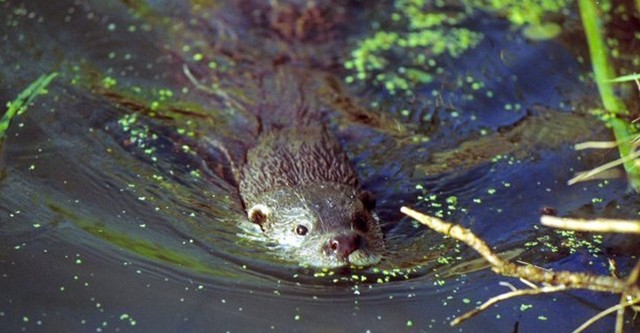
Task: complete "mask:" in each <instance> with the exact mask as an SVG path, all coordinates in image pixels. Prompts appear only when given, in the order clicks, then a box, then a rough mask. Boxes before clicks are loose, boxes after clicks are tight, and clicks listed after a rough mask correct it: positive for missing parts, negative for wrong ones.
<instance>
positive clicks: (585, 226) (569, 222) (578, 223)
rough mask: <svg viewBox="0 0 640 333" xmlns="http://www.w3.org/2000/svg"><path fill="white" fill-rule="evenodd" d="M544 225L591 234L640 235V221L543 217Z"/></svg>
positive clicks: (541, 220) (541, 219)
mask: <svg viewBox="0 0 640 333" xmlns="http://www.w3.org/2000/svg"><path fill="white" fill-rule="evenodd" d="M540 222H541V223H542V225H545V226H547V227H553V228H559V229H567V230H575V231H590V232H615V233H636V234H638V233H640V221H628V220H617V219H596V220H583V219H573V218H566V217H556V216H550V215H543V216H542V217H541V218H540Z"/></svg>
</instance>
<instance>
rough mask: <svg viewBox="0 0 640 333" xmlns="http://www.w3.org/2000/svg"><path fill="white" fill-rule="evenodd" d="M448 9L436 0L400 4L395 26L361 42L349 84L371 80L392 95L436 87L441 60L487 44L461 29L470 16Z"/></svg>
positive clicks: (355, 51) (401, 0) (478, 35)
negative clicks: (428, 85)
mask: <svg viewBox="0 0 640 333" xmlns="http://www.w3.org/2000/svg"><path fill="white" fill-rule="evenodd" d="M431 7H439V8H440V9H437V10H432V8H431ZM444 7H445V5H444V4H443V3H441V4H432V3H431V1H421V0H399V1H396V3H395V5H394V9H395V10H394V12H393V13H392V14H391V20H392V22H393V23H392V24H391V26H392V27H395V28H392V30H386V31H385V30H379V29H378V30H377V31H375V33H374V34H373V35H372V36H369V37H366V38H364V39H363V40H361V41H359V42H358V43H357V46H356V47H355V48H354V49H353V50H352V51H351V57H350V58H349V59H348V60H347V61H346V62H345V64H344V66H345V68H346V69H347V70H349V71H350V72H351V73H352V74H351V75H348V76H347V77H346V78H345V81H346V82H347V83H352V82H355V81H356V80H360V81H365V80H367V81H369V80H370V81H371V82H373V84H374V85H378V86H383V87H384V88H385V89H386V90H387V91H388V92H389V93H391V94H395V93H396V92H405V93H408V94H411V90H412V88H413V87H414V86H415V85H416V84H425V83H430V82H431V81H432V80H433V77H432V75H433V72H434V71H435V72H437V71H438V67H437V61H436V58H437V57H438V56H441V55H448V56H450V57H453V58H456V57H459V56H460V55H461V54H462V53H464V52H465V51H467V50H469V49H471V48H473V47H475V46H476V45H478V43H479V42H480V41H481V40H482V34H481V33H479V32H475V31H471V30H469V29H466V28H462V27H459V24H460V23H461V22H462V21H463V20H465V19H466V18H467V16H466V14H465V13H464V12H457V13H447V12H444ZM440 70H441V69H440Z"/></svg>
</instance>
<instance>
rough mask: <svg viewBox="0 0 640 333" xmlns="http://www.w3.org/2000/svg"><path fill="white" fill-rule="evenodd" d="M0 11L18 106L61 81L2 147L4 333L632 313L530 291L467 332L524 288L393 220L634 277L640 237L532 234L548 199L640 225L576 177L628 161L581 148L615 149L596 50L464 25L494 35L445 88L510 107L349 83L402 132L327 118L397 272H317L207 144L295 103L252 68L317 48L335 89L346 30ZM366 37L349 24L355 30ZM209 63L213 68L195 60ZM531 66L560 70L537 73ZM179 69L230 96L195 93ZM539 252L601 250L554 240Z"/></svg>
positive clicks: (503, 322)
mask: <svg viewBox="0 0 640 333" xmlns="http://www.w3.org/2000/svg"><path fill="white" fill-rule="evenodd" d="M351 5H352V6H354V8H357V9H358V10H362V11H363V14H361V15H356V17H355V18H354V22H356V23H362V22H365V21H366V19H367V18H368V17H370V16H371V15H375V14H372V13H370V12H366V10H365V9H366V8H363V6H362V5H358V4H351ZM127 6H129V7H127ZM381 6H382V5H381ZM0 8H2V11H1V14H2V16H3V19H4V23H3V24H2V28H1V29H2V32H1V34H0V36H2V42H3V50H2V51H1V52H2V56H1V57H0V64H1V66H0V82H1V83H2V84H1V85H0V86H1V87H2V88H1V90H0V96H2V100H3V101H10V100H13V99H14V98H15V96H17V95H18V93H19V92H20V91H21V90H22V89H24V88H25V87H26V86H28V84H29V83H30V82H32V81H33V80H34V79H35V78H37V77H38V76H39V75H41V74H43V73H49V72H52V71H57V72H59V73H60V76H59V78H57V79H56V80H55V81H54V83H53V84H52V85H51V86H50V87H49V89H48V93H47V94H46V95H42V96H39V97H38V98H37V99H36V102H35V103H34V104H33V105H32V106H31V107H30V108H29V110H28V111H27V112H26V113H24V114H23V115H21V116H18V117H17V118H16V119H15V120H14V121H13V123H12V125H11V127H10V129H9V132H8V135H7V137H6V139H5V141H4V143H3V146H2V148H3V150H2V164H1V165H2V179H1V182H0V184H1V186H2V189H1V191H0V207H1V208H2V213H0V214H2V215H1V216H2V218H1V219H0V230H1V232H0V238H1V241H0V267H1V268H0V273H1V274H2V275H1V277H0V281H2V282H1V284H0V286H1V287H0V288H1V290H2V296H1V297H0V327H2V328H3V331H7V332H9V331H11V332H13V331H47V332H60V331H101V332H111V331H136V332H137V331H155V332H160V331H181V332H184V331H220V332H225V331H231V332H246V331H270V330H272V331H305V332H314V331H318V332H327V331H332V332H343V331H344V332H354V331H355V332H358V331H372V332H377V331H398V330H404V331H416V332H446V331H467V332H477V331H498V332H511V331H515V330H516V327H517V329H519V331H521V332H528V331H541V330H547V331H549V332H564V331H568V330H571V329H574V328H575V327H577V326H578V325H579V324H580V323H582V322H583V321H584V320H587V319H588V318H589V317H590V316H591V315H594V314H595V313H597V312H598V311H599V310H602V309H604V308H606V307H608V306H610V305H613V304H614V303H615V302H617V297H615V296H611V295H605V294H593V293H586V292H573V293H564V294H556V295H548V296H538V297H532V298H523V299H516V300H512V301H509V302H505V303H501V304H500V305H498V306H497V307H492V308H491V309H489V310H488V311H486V312H485V313H483V314H481V315H480V316H478V317H476V318H474V319H472V320H471V321H469V322H467V323H465V324H463V325H462V326H460V327H459V328H451V327H449V325H448V322H449V321H450V320H451V319H453V318H454V317H456V316H459V315H461V314H462V313H464V312H466V311H468V310H470V309H472V308H473V307H474V306H475V305H476V304H478V302H481V301H483V300H486V299H488V298H490V297H492V296H495V295H497V294H499V293H501V292H505V291H507V290H508V288H507V287H504V286H501V285H500V284H499V283H500V282H501V281H509V282H510V283H511V284H513V285H516V286H518V287H520V288H523V287H524V286H523V285H522V284H520V283H519V282H518V281H514V280H513V279H507V278H501V277H498V276H495V275H494V274H493V273H491V272H490V271H488V270H486V269H484V270H477V271H476V270H475V269H476V268H482V264H479V265H478V264H476V265H473V267H474V268H471V269H469V268H464V269H463V271H464V272H466V273H467V274H464V275H458V274H455V272H457V271H456V270H451V269H450V268H449V267H450V266H448V265H446V264H444V263H442V262H438V261H436V260H435V258H437V257H446V258H448V259H449V260H450V261H451V264H450V265H457V264H460V263H468V262H473V260H474V258H475V257H476V256H475V255H474V254H473V253H472V251H470V250H468V249H467V248H465V247H462V246H460V245H458V244H456V243H454V242H452V241H450V240H444V239H443V238H442V237H441V236H439V235H436V234H434V233H432V232H430V231H428V230H425V229H424V228H421V227H416V226H415V224H414V223H412V221H410V220H409V219H407V218H404V217H403V216H402V215H401V214H400V213H399V207H400V206H401V205H411V206H414V207H416V208H417V209H420V210H423V211H425V212H427V213H430V214H441V215H443V216H444V217H445V218H447V219H448V220H451V221H454V222H457V223H460V224H463V225H465V226H467V227H470V228H471V229H473V230H474V231H475V232H476V233H477V234H478V235H480V236H481V237H483V238H484V239H486V240H487V241H488V242H489V243H490V244H492V245H493V246H495V247H496V249H497V250H498V251H501V252H503V251H504V252H506V253H516V254H519V255H520V256H519V257H518V258H519V259H521V260H523V261H526V262H531V263H534V264H538V265H543V266H545V267H549V268H553V269H573V270H579V271H590V272H594V273H599V274H607V258H608V256H615V258H616V260H618V263H619V266H620V267H619V268H620V269H621V271H623V272H626V271H628V269H629V267H628V266H629V265H630V263H632V261H631V259H630V256H629V255H620V254H618V252H620V251H622V252H624V251H623V250H627V251H634V250H635V251H637V246H636V245H634V244H637V242H636V241H635V240H634V239H628V238H622V239H620V238H605V239H604V243H603V244H602V245H600V244H598V243H597V242H596V241H597V240H598V239H597V238H596V239H594V237H593V236H589V235H580V236H577V237H573V238H572V237H568V236H561V235H559V234H557V233H555V232H553V231H550V230H547V229H544V228H540V227H538V220H539V216H540V214H541V213H542V212H543V211H544V210H549V209H551V208H552V209H553V210H555V211H556V212H557V213H558V215H561V216H564V215H573V216H585V217H587V216H588V217H598V216H607V217H633V216H634V214H636V213H637V207H638V202H637V199H636V198H635V196H634V195H632V194H629V193H628V192H627V185H626V183H625V182H624V181H623V180H621V179H613V180H608V181H595V182H590V183H582V184H579V185H576V186H571V187H570V186H567V185H566V180H567V179H569V178H570V177H571V176H572V175H573V173H574V172H576V171H579V170H584V169H587V168H590V167H594V166H595V165H598V164H599V163H602V162H603V161H604V160H608V159H613V158H614V156H615V152H614V151H609V152H606V153H604V154H600V155H595V156H594V155H593V154H585V153H577V152H575V151H574V150H573V149H572V145H573V144H574V143H576V142H580V141H585V140H592V139H607V138H608V134H607V131H606V130H604V129H603V128H602V127H603V126H602V124H601V123H599V122H598V121H596V120H593V119H591V118H590V117H588V116H585V115H581V113H580V112H577V111H575V110H576V109H578V107H577V106H576V105H578V104H577V102H574V101H576V100H589V98H593V96H595V91H594V90H593V88H592V87H591V86H590V85H588V84H585V83H582V82H581V81H580V80H578V79H577V77H578V76H579V75H580V74H584V73H588V71H589V68H588V66H585V65H583V64H581V63H579V62H578V61H577V60H576V58H575V54H574V53H580V52H583V50H584V46H582V45H575V48H574V49H571V46H572V45H571V44H566V43H565V44H560V43H558V42H529V41H526V40H524V39H522V37H518V36H519V35H518V34H517V32H514V31H510V30H509V29H508V26H507V25H506V23H505V22H504V21H503V20H502V19H499V18H495V17H493V18H492V17H490V16H482V15H481V16H480V18H478V19H476V20H472V21H471V22H469V23H468V24H469V25H470V26H475V28H476V29H478V30H479V31H482V32H483V33H484V34H485V35H486V36H487V38H486V39H485V40H484V41H483V42H482V43H481V44H480V45H479V46H478V47H477V48H476V49H474V50H472V51H470V52H469V53H468V54H467V55H466V56H465V57H463V58H462V59H458V60H455V61H454V60H447V58H446V57H445V58H444V59H443V60H442V62H443V64H444V66H445V68H449V70H450V71H451V72H450V74H448V75H449V76H450V77H449V79H451V78H454V77H457V76H459V77H462V78H464V77H466V76H473V77H475V78H476V80H481V81H483V82H486V83H485V85H486V87H487V88H486V90H492V91H493V92H494V97H492V98H489V97H486V94H485V93H486V92H485V91H482V92H481V93H475V92H474V91H472V90H471V88H470V87H468V86H466V85H463V87H462V88H456V87H455V85H452V83H451V82H447V80H449V79H447V80H444V79H443V80H442V82H436V83H433V84H429V85H425V86H424V87H421V88H420V90H419V91H417V93H416V94H415V96H414V97H411V98H408V97H403V96H401V95H390V94H388V93H386V92H385V91H384V90H382V89H379V88H375V87H370V86H358V85H355V86H352V87H350V88H349V89H350V90H348V91H346V92H342V93H343V94H345V95H347V94H353V95H354V96H356V97H358V98H359V99H360V102H362V104H363V105H365V106H366V105H368V104H369V103H372V102H374V103H375V105H377V107H373V109H376V108H377V110H379V111H381V112H383V114H384V116H385V117H390V118H387V119H395V120H396V121H398V122H399V123H400V124H401V125H402V126H401V127H404V128H405V132H403V133H404V134H403V133H402V132H399V131H398V130H397V127H393V126H388V125H385V124H388V122H384V121H382V122H379V123H375V120H376V119H377V118H375V117H374V118H373V120H371V119H369V120H368V121H365V120H362V119H360V120H358V121H354V119H357V117H355V115H354V114H353V113H349V112H348V111H344V110H343V113H340V112H339V111H338V112H337V113H336V114H333V115H332V116H331V118H330V119H331V120H332V121H331V123H330V124H329V126H330V128H331V129H332V131H333V132H334V133H335V134H336V135H337V136H338V138H339V139H340V141H341V142H342V143H343V145H344V147H345V150H347V152H348V153H349V155H350V156H351V158H352V161H353V162H354V165H355V166H356V169H357V171H358V173H359V175H360V176H361V181H362V183H363V187H365V188H367V189H369V190H371V191H372V192H374V193H376V195H377V196H378V212H379V214H380V216H381V217H382V220H383V221H384V225H383V229H384V230H385V233H386V237H387V239H388V246H389V248H390V254H388V256H387V259H386V260H385V261H384V263H383V267H384V268H387V269H389V270H391V269H393V268H395V267H399V269H398V270H396V271H394V272H393V273H382V272H378V271H374V270H367V271H357V270H354V271H338V272H314V271H313V270H311V269H306V268H301V267H297V266H296V265H295V264H294V263H291V262H288V261H286V260H283V259H279V258H278V257H277V256H276V255H274V254H272V253H269V251H268V250H267V249H266V248H265V247H264V245H263V244H261V243H260V242H259V241H255V240H253V238H259V237H260V236H259V234H258V233H256V231H255V230H254V229H251V226H249V225H247V224H246V219H245V217H244V212H243V210H242V207H241V204H240V201H239V198H238V196H237V194H236V192H235V189H234V186H233V184H232V183H230V182H229V181H230V179H229V176H230V174H229V166H228V165H227V164H226V163H225V162H224V160H223V158H222V154H221V152H220V151H216V150H215V149H214V150H211V149H210V147H207V146H206V145H203V144H202V142H201V141H199V138H201V137H204V136H207V137H212V138H217V139H220V140H222V141H224V142H225V143H227V144H228V146H229V150H230V153H231V154H239V153H241V151H242V147H243V145H247V144H248V143H247V140H249V142H250V140H251V136H250V134H251V133H252V131H254V130H255V126H256V124H255V119H254V118H252V116H251V115H250V114H249V113H250V112H247V111H246V110H248V109H251V107H252V106H255V105H257V104H260V103H263V104H262V105H264V104H268V105H279V103H281V101H282V100H283V99H284V100H287V96H285V97H282V94H274V95H269V94H268V93H267V94H266V95H264V91H263V90H260V88H259V87H257V85H256V84H255V82H254V81H252V79H255V78H256V77H257V76H259V75H258V74H256V73H255V72H256V71H257V70H256V68H257V67H256V66H257V65H256V63H258V64H259V62H258V61H257V60H256V59H263V58H267V59H269V58H277V57H278V54H280V53H282V52H284V51H287V50H288V51H289V52H294V53H293V54H305V55H306V56H305V57H300V58H298V59H289V60H288V61H290V64H291V66H298V67H305V66H307V67H309V66H311V67H315V68H317V71H316V72H313V73H316V74H312V75H311V77H310V79H309V82H312V85H313V84H317V85H319V86H321V87H324V86H325V85H328V84H329V83H330V79H325V78H324V76H323V75H324V74H323V73H325V74H334V73H332V71H330V69H331V68H335V66H334V67H332V65H331V64H330V63H331V61H333V60H331V57H330V56H338V55H340V54H343V53H341V50H344V49H346V47H347V45H350V44H349V43H352V41H351V39H349V38H345V39H338V41H336V42H330V43H328V44H322V43H309V44H304V43H295V42H291V41H287V40H280V41H279V42H278V41H277V40H275V41H272V42H269V41H270V39H268V38H267V39H265V37H264V36H265V35H266V36H269V34H268V33H265V30H264V29H265V27H260V26H256V25H252V24H250V22H248V21H247V20H246V19H243V17H244V16H242V15H244V14H246V10H245V11H243V10H241V9H238V8H237V7H234V6H231V5H229V4H221V5H211V7H206V6H205V8H204V10H201V11H199V12H197V13H195V14H194V13H191V12H190V10H189V8H190V7H189V5H187V4H175V3H171V2H162V1H158V2H153V3H149V4H143V3H134V2H131V3H129V2H127V3H125V2H123V3H117V2H111V3H102V2H99V1H58V2H55V3H49V2H39V1H29V2H20V1H3V2H0ZM240 8H244V7H242V6H240ZM164 17H169V18H171V19H170V20H166V19H163V18H164ZM214 18H217V19H214ZM258 21H259V20H258ZM362 26H363V25H362V24H360V25H357V24H354V25H353V26H352V27H350V26H349V25H346V26H344V25H342V26H340V29H344V30H341V31H343V32H345V33H346V32H349V31H351V32H352V33H353V36H358V35H359V34H363V33H364V32H363V31H362V30H364V29H363V28H362ZM261 29H263V30H261ZM353 38H355V37H353ZM332 43H333V44H332ZM238 50H240V51H238ZM200 51H203V54H204V56H205V57H207V59H206V61H198V60H197V58H198V57H197V56H195V55H196V54H198V53H199V52H200ZM234 52H235V53H234ZM295 52H299V53H295ZM230 54H231V55H230ZM283 61H284V60H283ZM211 62H215V66H214V67H215V68H212V65H209V63H211ZM284 62H285V66H289V65H288V64H287V61H284ZM531 63H543V64H545V65H544V66H542V67H539V68H536V70H535V71H532V69H531V65H530V64H531ZM185 64H186V65H187V67H188V68H189V70H190V71H191V73H192V74H193V76H194V77H196V79H198V80H200V82H202V84H204V85H207V86H209V85H211V84H218V89H208V90H207V91H202V90H198V89H196V88H195V86H194V84H193V82H190V81H189V79H188V78H187V76H186V75H185V74H184V67H183V65H185ZM224 67H227V68H228V69H227V70H226V71H221V70H220V68H224ZM264 72H265V73H269V71H268V70H265V71H264ZM335 72H336V73H335V75H336V77H340V75H341V74H340V70H339V69H335ZM318 73H320V74H318ZM263 74H264V73H263ZM247 75H248V76H247ZM251 75H256V76H251ZM266 77H267V79H266V80H269V77H268V76H266ZM325 80H329V81H325ZM328 82H329V83H328ZM185 87H186V89H185ZM238 87H244V89H239V88H238ZM326 89H329V91H331V89H333V88H326ZM434 90H436V91H437V92H438V94H437V95H434V94H433V93H432V92H433V91H434ZM278 91H284V93H283V94H291V96H294V97H295V96H296V95H295V94H296V93H298V92H297V90H296V89H293V90H292V89H288V88H287V87H286V86H285V87H284V88H281V90H278ZM260 93H263V95H262V96H260V95H258V94H260ZM469 96H474V98H473V99H470V98H469ZM288 97H290V96H288ZM294 97H291V98H293V99H295V98H294ZM260 98H263V100H260ZM311 101H313V99H311ZM589 101H590V103H597V100H589ZM505 104H512V105H514V107H513V108H511V109H508V108H505ZM516 104H519V105H520V106H519V107H515V105H516ZM404 109H408V110H409V112H402V110H404ZM354 117H355V118H354ZM412 134H415V135H416V136H417V137H426V136H428V137H429V140H412V139H411V137H410V136H411V135H412ZM452 198H455V199H452ZM450 206H455V207H450ZM544 240H550V241H549V243H551V244H561V243H562V244H568V243H569V241H580V240H582V241H585V242H586V243H588V244H590V245H593V246H595V248H593V249H591V250H590V248H589V247H588V246H583V247H581V248H579V249H578V250H577V252H574V251H571V250H570V247H569V246H568V245H566V246H559V247H558V248H556V249H552V248H551V247H549V246H545V245H544V244H543V241H544ZM536 241H537V242H538V245H536V246H533V247H525V246H524V244H525V243H527V242H536ZM625 244H626V245H625ZM624 246H626V247H624ZM621 248H622V249H621ZM616 251H618V252H616ZM626 253H629V252H626ZM631 253H634V252H631ZM318 273H320V274H318ZM379 282H384V283H379ZM612 322H613V320H612V319H611V318H608V319H605V320H603V321H601V322H599V323H597V324H596V326H595V328H594V330H595V331H597V330H609V329H610V328H611V327H612Z"/></svg>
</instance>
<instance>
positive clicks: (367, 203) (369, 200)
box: [358, 191, 376, 210]
mask: <svg viewBox="0 0 640 333" xmlns="http://www.w3.org/2000/svg"><path fill="white" fill-rule="evenodd" d="M358 199H360V201H362V204H363V205H364V207H365V208H366V209H368V210H373V209H374V208H376V197H375V196H374V195H373V193H371V192H369V191H362V192H360V194H358Z"/></svg>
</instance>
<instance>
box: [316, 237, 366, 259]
mask: <svg viewBox="0 0 640 333" xmlns="http://www.w3.org/2000/svg"><path fill="white" fill-rule="evenodd" d="M361 246H362V236H360V235H359V234H356V233H349V234H339V235H336V236H333V237H331V238H329V240H328V241H327V243H326V245H325V249H324V251H325V253H327V254H328V255H332V256H335V257H336V258H338V259H340V260H346V259H347V258H349V256H350V255H351V253H353V252H355V251H356V250H359V249H360V247H361Z"/></svg>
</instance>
